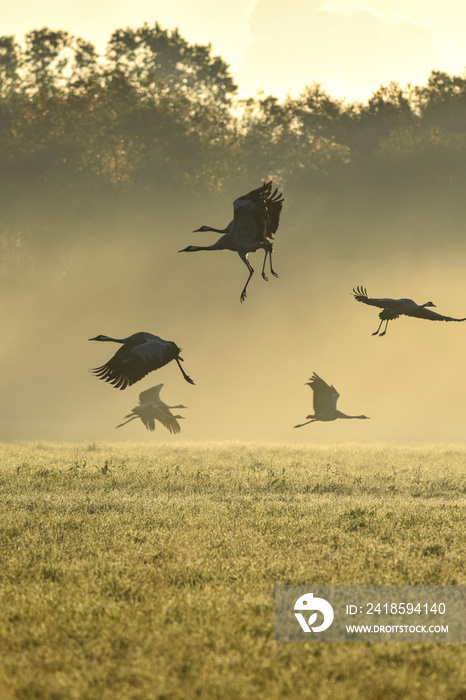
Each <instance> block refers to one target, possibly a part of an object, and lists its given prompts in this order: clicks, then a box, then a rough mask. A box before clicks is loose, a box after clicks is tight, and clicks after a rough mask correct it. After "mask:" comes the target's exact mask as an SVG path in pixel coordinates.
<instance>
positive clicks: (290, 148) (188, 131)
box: [0, 23, 466, 231]
mask: <svg viewBox="0 0 466 700" xmlns="http://www.w3.org/2000/svg"><path fill="white" fill-rule="evenodd" d="M465 155H466V77H465V76H451V75H448V74H446V73H444V72H441V71H432V72H431V74H430V76H429V78H428V80H427V84H426V85H423V86H412V85H408V86H405V87H401V86H400V85H398V84H397V83H395V82H392V83H390V84H389V85H388V86H381V87H380V88H379V89H378V90H377V91H376V92H374V94H373V95H372V96H371V97H370V98H369V99H368V100H367V102H366V103H350V102H347V101H346V100H343V99H337V98H333V97H331V96H330V95H329V94H328V93H327V92H326V91H325V89H324V88H323V86H322V85H321V84H319V83H316V82H311V83H310V84H309V85H308V86H305V87H304V88H303V91H302V92H301V94H300V95H299V96H298V97H288V98H287V99H285V100H283V101H280V100H278V99H277V98H276V97H274V96H273V95H268V96H257V97H251V98H249V99H246V100H240V99H239V98H238V97H237V85H236V84H235V82H234V80H233V78H232V76H231V74H230V70H229V66H228V64H227V63H226V62H225V61H224V60H223V59H222V58H221V57H219V56H213V55H212V50H211V46H210V45H198V44H190V43H188V42H187V41H186V40H185V39H184V38H183V37H182V36H181V34H180V32H179V31H178V30H177V29H175V30H173V31H170V30H166V29H163V28H162V27H161V26H160V25H159V24H158V23H156V24H155V25H154V26H149V25H148V24H144V25H143V26H142V27H140V28H138V29H130V28H127V29H118V30H116V31H115V32H114V33H113V34H112V35H111V37H110V39H109V41H108V44H107V47H106V51H105V54H104V55H99V54H98V53H97V51H96V49H95V47H94V46H93V45H92V44H91V43H89V42H87V41H85V40H84V39H81V38H79V37H75V36H73V35H71V34H69V33H68V32H66V31H52V30H50V29H48V28H43V29H40V30H34V31H31V32H29V33H28V34H27V35H26V37H25V42H24V44H23V45H22V46H20V45H19V44H18V43H17V41H16V40H15V38H14V37H11V36H4V37H0V178H1V181H2V195H1V199H2V201H3V205H2V207H3V211H4V212H8V211H10V207H11V203H12V202H17V200H18V198H19V199H23V200H24V201H25V202H26V209H27V201H28V198H31V197H32V198H34V197H36V200H35V205H34V206H38V205H37V201H38V199H40V202H42V203H44V202H47V201H48V200H47V197H48V196H52V195H53V197H55V198H56V197H57V196H60V197H62V201H64V202H68V203H70V202H73V201H77V200H80V199H81V198H82V197H83V196H89V195H90V194H91V195H92V196H93V197H95V196H101V195H109V196H112V193H117V194H118V196H124V195H125V193H131V194H132V195H134V193H135V192H139V193H146V194H147V195H148V196H150V195H151V194H153V193H156V192H157V193H159V194H160V192H169V191H171V192H175V191H176V192H179V191H184V192H189V196H201V195H204V194H206V193H208V192H212V191H215V190H216V191H220V190H225V189H228V191H231V192H236V191H237V192H240V191H242V190H245V189H247V188H248V187H253V186H254V185H255V183H257V182H260V181H262V180H263V179H264V178H274V179H275V180H277V181H278V182H279V183H280V185H281V186H282V187H284V186H286V188H287V192H293V193H295V195H296V196H297V197H299V196H305V194H306V193H307V192H309V191H312V192H320V193H323V195H325V194H326V193H330V195H331V196H333V194H332V193H335V192H347V193H348V195H349V196H353V195H354V193H355V192H361V191H364V192H365V193H366V196H367V195H369V196H371V195H372V196H373V195H374V193H376V191H377V188H379V189H380V188H383V189H384V190H385V191H386V192H388V193H389V194H390V193H391V194H392V195H393V196H394V197H396V196H398V194H400V193H406V190H407V189H411V190H413V191H416V192H418V193H419V192H422V193H423V194H424V195H425V196H426V197H427V198H430V197H431V196H432V193H433V192H435V193H436V194H438V195H439V196H442V197H445V196H447V197H455V198H459V197H461V198H463V187H464V185H463V183H464V176H465V174H466V158H465ZM397 193H398V194H397ZM44 206H45V205H44ZM31 207H32V205H31ZM39 208H40V207H39ZM16 213H17V208H16V209H15V208H14V209H13V213H12V214H11V221H10V222H9V223H8V226H10V227H11V226H14V224H12V221H13V219H14V218H15V215H16ZM5 216H7V214H5ZM20 218H21V217H20ZM8 226H7V225H6V224H5V220H4V221H3V229H4V231H5V228H8Z"/></svg>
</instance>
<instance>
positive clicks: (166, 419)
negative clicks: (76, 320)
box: [152, 404, 181, 433]
mask: <svg viewBox="0 0 466 700" xmlns="http://www.w3.org/2000/svg"><path fill="white" fill-rule="evenodd" d="M152 413H153V416H154V418H155V419H156V420H158V421H159V423H162V425H163V426H164V427H165V428H167V430H169V431H170V432H171V433H179V432H180V431H181V428H180V424H179V423H178V421H177V420H176V417H175V416H174V415H173V413H172V412H171V411H170V409H169V408H168V407H167V406H156V405H155V404H152Z"/></svg>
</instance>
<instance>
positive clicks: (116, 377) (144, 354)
mask: <svg viewBox="0 0 466 700" xmlns="http://www.w3.org/2000/svg"><path fill="white" fill-rule="evenodd" d="M89 340H98V341H100V342H108V341H110V342H112V343H121V345H122V347H121V348H119V349H118V350H117V351H116V353H115V354H114V355H113V357H112V358H110V360H109V361H108V362H106V363H105V364H104V365H102V366H101V367H96V368H95V369H92V370H91V372H92V373H93V374H95V375H96V377H98V378H99V379H104V380H105V381H106V382H109V383H110V384H112V385H113V386H114V387H115V388H116V389H126V387H127V386H131V385H132V384H135V383H136V382H138V381H139V380H140V379H142V378H143V377H145V376H146V374H149V372H152V371H153V370H155V369H160V367H163V366H164V365H166V364H168V363H169V362H171V361H172V360H175V362H176V363H177V365H178V367H179V368H180V370H181V374H182V375H183V377H184V378H185V379H186V381H187V382H189V383H190V384H194V382H193V380H192V379H191V377H188V375H187V374H186V372H185V371H184V369H183V367H182V366H181V362H183V358H182V357H180V352H181V348H179V347H178V345H176V343H173V342H172V341H171V340H163V338H159V337H158V336H157V335H152V333H145V332H144V331H142V332H140V333H133V335H130V336H128V337H127V338H110V337H109V336H108V335H97V336H96V337H95V338H89Z"/></svg>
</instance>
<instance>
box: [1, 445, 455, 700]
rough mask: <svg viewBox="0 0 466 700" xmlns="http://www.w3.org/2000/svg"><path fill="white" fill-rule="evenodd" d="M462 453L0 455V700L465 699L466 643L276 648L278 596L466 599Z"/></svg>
mask: <svg viewBox="0 0 466 700" xmlns="http://www.w3.org/2000/svg"><path fill="white" fill-rule="evenodd" d="M465 454H466V452H465V450H464V448H461V447H450V448H449V447H394V446H383V445H380V446H372V447H363V446H358V445H348V446H337V447H333V446H317V447H316V446H311V445H307V446H304V447H303V446H287V445H273V444H263V445H262V444H240V443H205V444H204V443H177V444H176V445H173V443H170V444H168V443H163V444H161V443H160V444H157V443H154V444H152V445H149V444H147V443H144V444H138V443H121V444H110V443H108V444H104V443H102V444H80V445H70V444H63V445H60V444H53V443H50V444H48V443H27V444H3V445H0V457H1V459H0V479H1V488H2V499H1V502H0V543H1V567H0V596H1V600H0V603H1V604H0V646H1V649H2V658H1V664H0V666H1V670H0V697H1V698H2V699H3V698H6V699H8V698H27V699H29V698H31V699H32V698H35V699H36V698H52V699H54V700H59V699H62V698H63V699H64V700H65V699H74V698H89V699H96V700H97V699H99V700H100V699H115V698H118V699H120V698H123V699H126V698H128V699H129V698H144V699H149V700H150V699H151V698H154V699H155V698H159V699H162V698H164V699H165V700H172V699H174V700H178V699H181V698H219V699H220V698H227V699H228V698H234V699H244V700H246V699H248V700H249V699H250V698H256V697H257V698H262V697H264V698H266V697H267V698H272V699H275V698H292V699H294V698H319V700H330V699H331V700H339V699H342V700H343V699H345V700H356V699H359V698H364V699H369V700H372V699H380V700H382V699H383V700H391V699H395V698H397V699H398V698H410V699H411V698H413V699H419V700H421V699H422V700H434V699H435V700H438V698H442V699H449V698H451V699H452V700H453V699H454V700H460V699H461V698H465V697H466V681H465V676H464V668H465V663H464V662H465V656H464V647H463V646H462V645H461V644H429V643H424V644H423V643H414V644H413V643H411V644H401V643H391V644H388V643H384V644H380V643H379V644H375V643H374V644H369V643H354V644H344V643H340V644H325V643H320V644H319V643H312V644H278V643H276V642H275V641H274V639H273V586H274V584H321V585H324V584H458V583H464V582H465V577H464V562H465V560H466V556H465V538H464V520H463V519H464V501H463V499H464V492H465V478H464V476H465V474H464V472H465V469H464V468H465V462H466V460H465Z"/></svg>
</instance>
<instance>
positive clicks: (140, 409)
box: [132, 403, 155, 431]
mask: <svg viewBox="0 0 466 700" xmlns="http://www.w3.org/2000/svg"><path fill="white" fill-rule="evenodd" d="M132 412H133V413H134V414H135V415H137V416H139V418H140V419H141V420H142V422H143V423H144V425H145V426H146V428H147V430H151V431H154V430H155V418H154V413H153V411H152V404H151V403H143V404H140V405H139V406H135V407H134V408H133V410H132Z"/></svg>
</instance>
